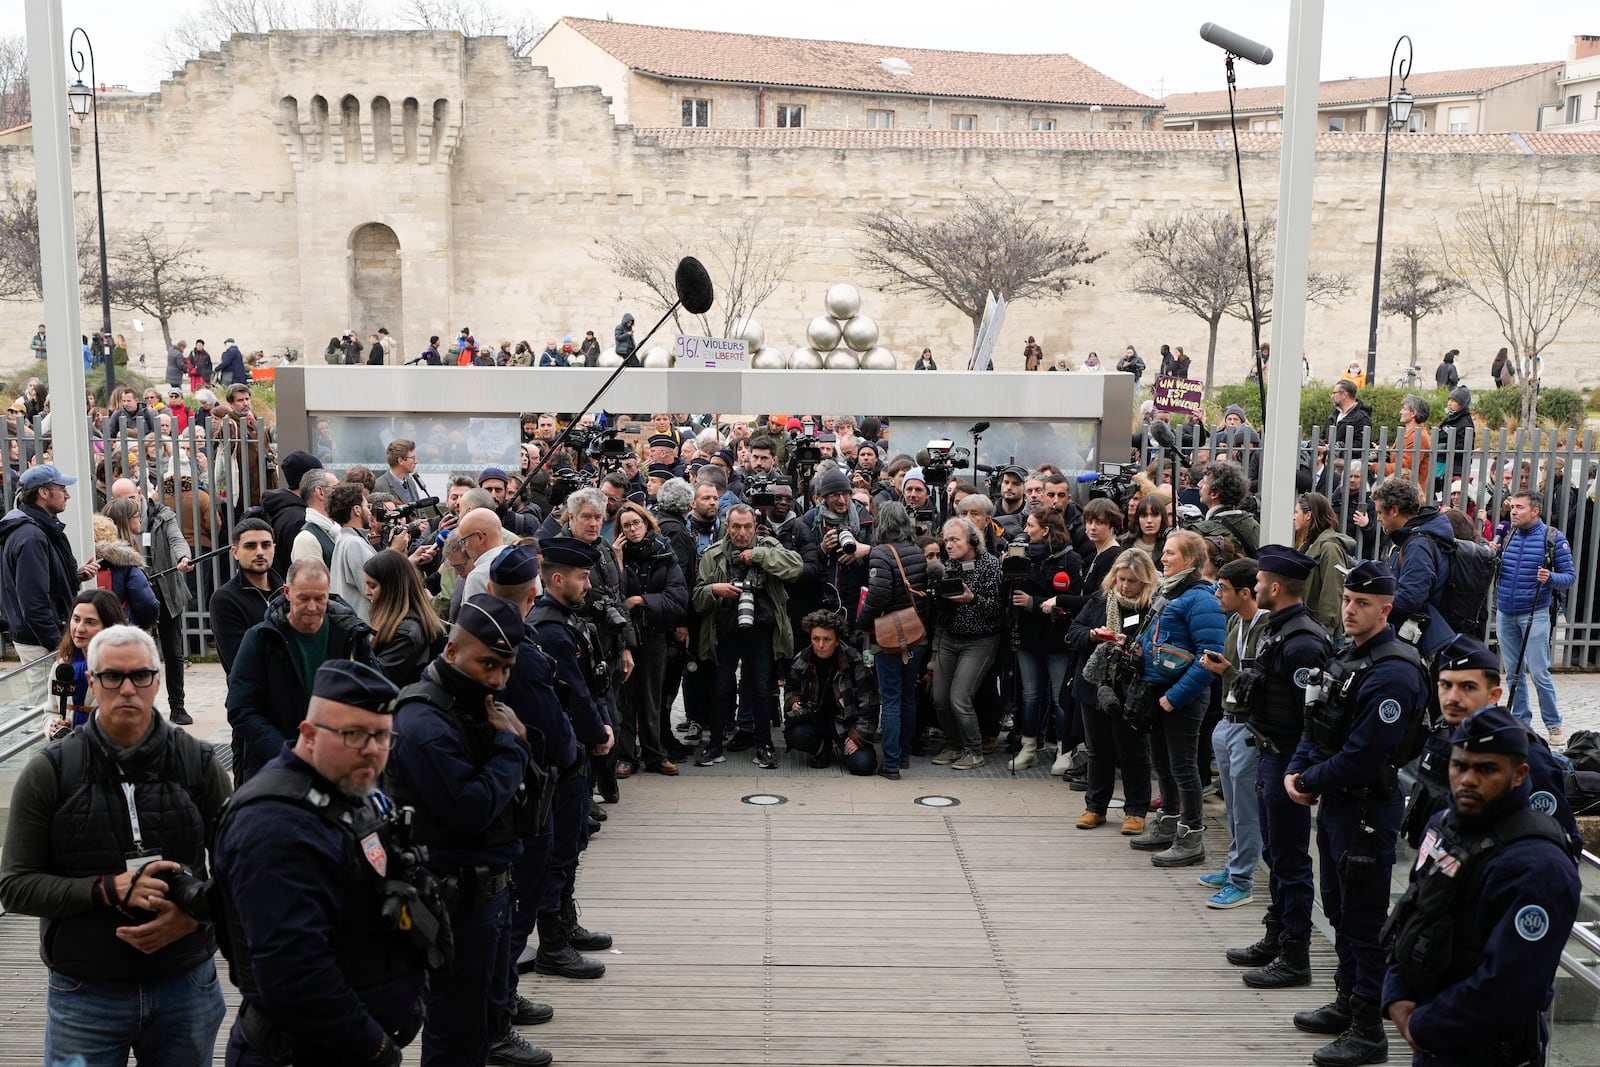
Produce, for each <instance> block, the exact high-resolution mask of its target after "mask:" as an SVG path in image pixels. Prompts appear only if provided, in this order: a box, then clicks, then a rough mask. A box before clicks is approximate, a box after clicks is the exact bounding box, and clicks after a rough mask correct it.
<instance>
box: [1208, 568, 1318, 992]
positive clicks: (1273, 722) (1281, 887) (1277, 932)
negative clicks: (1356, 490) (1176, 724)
mask: <svg viewBox="0 0 1600 1067" xmlns="http://www.w3.org/2000/svg"><path fill="white" fill-rule="evenodd" d="M1257 555H1258V558H1257V560H1256V604H1257V605H1258V606H1259V607H1260V608H1261V609H1263V610H1265V611H1266V612H1267V629H1266V633H1265V634H1264V635H1263V636H1262V637H1261V640H1260V643H1259V644H1257V645H1256V654H1255V659H1254V660H1253V661H1251V662H1246V663H1243V664H1241V665H1240V671H1239V679H1238V680H1237V681H1236V682H1235V684H1234V703H1233V705H1232V707H1235V708H1237V709H1239V710H1238V711H1234V712H1230V713H1229V717H1230V718H1233V717H1235V716H1242V718H1243V721H1246V722H1248V723H1249V726H1250V731H1251V735H1252V739H1253V740H1254V742H1255V746H1256V748H1257V749H1258V750H1259V751H1260V753H1261V761H1260V762H1259V763H1258V764H1257V767H1256V782H1257V784H1258V786H1259V788H1260V796H1261V803H1260V805H1259V808H1258V810H1259V811H1260V814H1261V837H1262V842H1263V844H1264V846H1265V848H1264V853H1265V857H1266V860H1267V869H1268V873H1269V878H1268V886H1269V887H1270V889H1271V893H1272V903H1271V904H1269V905H1268V906H1267V913H1266V915H1265V916H1264V917H1263V919H1262V922H1263V923H1264V924H1265V925H1266V928H1267V929H1266V932H1265V934H1263V935H1262V938H1261V940H1260V941H1257V942H1256V943H1255V944H1253V945H1250V946H1248V947H1246V948H1242V949H1240V948H1233V949H1229V950H1228V953H1227V957H1228V962H1229V963H1232V964H1234V965H1236V966H1240V967H1251V968H1254V969H1253V970H1249V971H1246V972H1245V973H1244V974H1243V975H1242V977H1243V979H1244V983H1245V984H1246V985H1248V986H1251V987H1252V988H1255V989H1285V988H1290V987H1293V986H1303V985H1309V984H1310V982H1311V961H1310V958H1309V952H1310V946H1311V900H1312V896H1313V893H1312V885H1311V810H1310V809H1309V808H1307V807H1305V806H1304V805H1301V804H1296V803H1295V802H1294V801H1292V800H1290V799H1289V794H1288V793H1286V792H1285V791H1284V788H1283V777H1284V775H1285V774H1286V773H1288V770H1289V759H1290V757H1291V756H1293V755H1294V750H1295V746H1296V745H1298V744H1299V743H1300V737H1301V735H1302V734H1303V733H1304V732H1305V703H1306V699H1305V687H1306V682H1307V679H1308V678H1310V676H1311V672H1312V671H1319V670H1322V669H1323V668H1324V667H1326V666H1327V664H1328V657H1329V656H1330V655H1331V654H1332V651H1333V646H1332V644H1331V642H1330V641H1329V640H1328V631H1327V630H1326V629H1324V628H1323V626H1322V623H1320V622H1318V621H1317V619H1316V618H1315V616H1313V615H1312V614H1311V613H1310V612H1309V611H1307V610H1306V605H1305V600H1304V599H1303V598H1304V596H1305V588H1306V580H1307V579H1308V578H1310V576H1311V574H1312V572H1313V571H1315V570H1316V567H1317V562H1316V560H1314V559H1311V558H1310V557H1309V556H1307V555H1305V554H1304V553H1301V552H1297V551H1295V550H1294V549H1292V548H1289V547H1286V546H1284V545H1262V546H1261V548H1260V549H1259V550H1258V554H1257Z"/></svg>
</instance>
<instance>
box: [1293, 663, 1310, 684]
mask: <svg viewBox="0 0 1600 1067" xmlns="http://www.w3.org/2000/svg"><path fill="white" fill-rule="evenodd" d="M1310 681H1311V668H1310V667H1301V668H1300V669H1299V670H1297V671H1295V672H1294V684H1295V685H1297V686H1299V687H1300V688H1301V689H1304V688H1305V687H1306V684H1307V683H1309V682H1310Z"/></svg>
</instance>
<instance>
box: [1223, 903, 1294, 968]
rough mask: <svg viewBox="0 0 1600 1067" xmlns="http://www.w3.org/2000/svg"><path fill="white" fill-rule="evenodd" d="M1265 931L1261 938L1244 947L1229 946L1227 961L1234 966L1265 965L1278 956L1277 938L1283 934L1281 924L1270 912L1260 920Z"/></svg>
mask: <svg viewBox="0 0 1600 1067" xmlns="http://www.w3.org/2000/svg"><path fill="white" fill-rule="evenodd" d="M1261 921H1262V923H1263V924H1264V925H1265V926H1266V928H1267V932H1266V933H1264V934H1262V935H1261V940H1260V941H1257V942H1256V943H1255V944H1253V945H1250V946H1248V947H1246V948H1230V949H1229V950H1228V952H1227V956H1228V962H1229V963H1231V964H1233V965H1234V966H1235V967H1265V966H1266V965H1267V964H1269V963H1271V962H1272V961H1273V960H1275V959H1277V958H1278V939H1279V938H1280V937H1282V936H1283V924H1282V923H1280V922H1279V921H1278V920H1277V919H1276V918H1274V917H1273V916H1272V915H1271V914H1268V915H1267V917H1266V918H1264V919H1262V920H1261Z"/></svg>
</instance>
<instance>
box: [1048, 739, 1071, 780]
mask: <svg viewBox="0 0 1600 1067" xmlns="http://www.w3.org/2000/svg"><path fill="white" fill-rule="evenodd" d="M1071 765H1072V748H1071V746H1070V745H1068V744H1067V743H1066V742H1065V741H1062V742H1061V743H1060V744H1058V745H1057V746H1056V761H1055V762H1054V763H1052V764H1050V773H1051V774H1053V775H1055V776H1056V777H1057V778H1060V777H1061V776H1062V775H1063V774H1066V773H1067V768H1068V767H1070V766H1071Z"/></svg>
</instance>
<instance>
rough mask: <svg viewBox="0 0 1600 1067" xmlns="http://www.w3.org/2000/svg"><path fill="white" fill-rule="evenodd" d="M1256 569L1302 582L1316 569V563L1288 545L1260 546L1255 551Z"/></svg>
mask: <svg viewBox="0 0 1600 1067" xmlns="http://www.w3.org/2000/svg"><path fill="white" fill-rule="evenodd" d="M1256 569H1257V570H1263V571H1266V572H1267V573H1269V574H1278V575H1282V576H1283V577H1285V578H1289V579H1291V580H1294V581H1300V582H1303V581H1305V580H1306V579H1307V578H1309V577H1311V573H1312V572H1313V571H1315V570H1316V569H1317V561H1316V560H1314V559H1312V558H1311V557H1310V556H1308V555H1306V554H1305V553H1304V552H1299V551H1296V550H1295V549H1292V548H1290V547H1289V546H1288V545H1262V546H1261V548H1260V549H1258V550H1257V551H1256Z"/></svg>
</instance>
